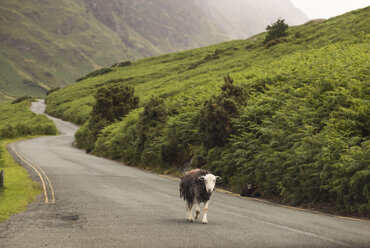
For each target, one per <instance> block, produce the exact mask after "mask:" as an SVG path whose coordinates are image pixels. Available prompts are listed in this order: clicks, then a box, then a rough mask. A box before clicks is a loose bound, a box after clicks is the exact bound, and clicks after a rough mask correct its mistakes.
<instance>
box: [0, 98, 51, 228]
mask: <svg viewBox="0 0 370 248" xmlns="http://www.w3.org/2000/svg"><path fill="white" fill-rule="evenodd" d="M29 106H30V101H29V100H26V101H23V102H20V103H17V104H9V103H2V104H0V170H4V172H5V187H4V189H3V190H0V222H2V221H4V220H6V219H7V218H9V216H10V215H12V214H15V213H18V212H20V211H23V210H25V209H26V207H27V204H28V203H30V202H32V201H33V200H34V199H35V197H36V195H38V194H39V193H40V192H41V190H40V186H39V185H38V183H36V182H34V181H32V180H31V179H30V178H29V176H28V173H27V171H26V170H25V169H24V168H23V167H21V166H19V165H18V164H17V163H16V162H15V161H14V159H13V157H12V156H11V155H10V153H9V152H8V151H7V150H6V145H7V144H9V143H12V142H16V141H19V140H22V139H26V138H31V137H29V136H27V135H45V134H46V135H50V134H56V127H55V125H54V123H53V122H52V121H51V120H49V119H48V118H46V116H44V115H39V116H37V115H36V114H34V113H33V112H31V111H30V110H29ZM9 138H11V139H9Z"/></svg>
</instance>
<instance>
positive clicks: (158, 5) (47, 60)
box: [0, 0, 307, 99]
mask: <svg viewBox="0 0 370 248" xmlns="http://www.w3.org/2000/svg"><path fill="white" fill-rule="evenodd" d="M234 1H235V5H231V4H229V2H230V1H229V0H218V1H217V3H216V2H214V3H213V2H212V3H211V2H210V1H209V0H201V1H199V0H188V1H181V0H156V1H154V0H151V1H143V0H110V1H108V0H99V1H98V0H61V1H51V0H32V1H21V0H12V1H10V0H5V1H2V2H1V4H0V98H1V99H4V96H3V95H5V96H20V95H24V94H30V95H34V96H42V95H44V94H45V91H46V90H47V89H50V88H54V87H57V86H65V85H67V84H70V83H72V82H74V79H75V78H77V77H80V76H82V75H84V74H86V73H87V72H88V71H91V70H94V69H98V68H100V67H102V66H109V65H111V64H113V63H115V62H117V61H124V60H134V59H138V58H142V57H148V56H153V55H158V54H163V53H168V52H174V51H179V50H184V49H189V48H195V47H200V46H205V45H209V44H213V43H217V42H221V41H226V40H230V39H233V38H245V37H248V36H249V35H252V34H255V33H256V32H260V31H262V30H263V29H264V27H266V25H267V24H269V23H271V22H272V21H273V20H276V19H277V18H278V17H284V18H286V19H287V20H291V23H292V24H298V23H302V22H304V21H306V20H307V18H306V17H305V16H304V15H303V13H301V12H299V11H298V10H296V9H293V8H292V4H291V3H290V1H284V2H283V4H281V8H275V7H276V6H274V8H270V7H269V5H271V3H270V0H262V1H254V0H248V1H242V2H248V4H247V5H246V4H244V5H241V4H240V3H241V2H240V0H234ZM225 3H228V4H227V5H226V6H229V9H228V11H227V13H226V12H224V11H222V9H223V8H224V5H225ZM263 3H266V4H263ZM285 9H286V10H289V12H287V11H285ZM233 12H235V13H233ZM259 12H261V13H263V14H259ZM245 14H247V15H245ZM297 16H298V17H297ZM221 19H222V21H220V20H221ZM239 20H240V21H239ZM234 30H235V31H234Z"/></svg>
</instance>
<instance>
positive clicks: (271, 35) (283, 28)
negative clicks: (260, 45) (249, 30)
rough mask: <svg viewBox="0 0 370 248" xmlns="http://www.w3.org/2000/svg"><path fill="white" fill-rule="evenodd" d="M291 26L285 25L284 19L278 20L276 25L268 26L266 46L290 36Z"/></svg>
mask: <svg viewBox="0 0 370 248" xmlns="http://www.w3.org/2000/svg"><path fill="white" fill-rule="evenodd" d="M288 29H289V25H288V24H286V23H285V20H284V19H278V20H277V21H276V22H275V23H273V24H271V26H270V25H268V26H267V28H266V31H267V36H266V38H265V40H264V43H265V44H266V43H267V42H269V41H272V40H276V39H278V38H281V37H284V36H287V35H288Z"/></svg>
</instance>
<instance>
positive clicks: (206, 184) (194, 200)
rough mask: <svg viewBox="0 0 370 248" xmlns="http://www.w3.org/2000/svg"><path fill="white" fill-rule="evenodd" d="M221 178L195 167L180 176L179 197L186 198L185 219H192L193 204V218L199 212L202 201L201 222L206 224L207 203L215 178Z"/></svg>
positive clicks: (214, 184)
mask: <svg viewBox="0 0 370 248" xmlns="http://www.w3.org/2000/svg"><path fill="white" fill-rule="evenodd" d="M217 179H221V178H220V177H218V176H215V175H213V174H211V173H210V172H209V171H207V170H201V169H195V170H192V171H189V172H187V173H186V174H185V176H183V177H182V178H181V181H180V197H182V198H184V200H186V210H187V212H186V219H187V220H189V221H190V222H193V221H194V217H193V213H192V209H193V205H194V204H195V213H196V215H195V219H198V216H199V214H200V203H201V202H204V209H203V219H202V223H203V224H207V222H208V220H207V212H208V204H209V201H210V199H211V196H212V193H213V191H214V189H215V186H216V180H217Z"/></svg>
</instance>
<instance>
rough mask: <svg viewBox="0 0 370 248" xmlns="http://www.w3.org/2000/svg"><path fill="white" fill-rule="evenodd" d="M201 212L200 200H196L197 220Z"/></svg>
mask: <svg viewBox="0 0 370 248" xmlns="http://www.w3.org/2000/svg"><path fill="white" fill-rule="evenodd" d="M199 214H200V202H199V201H195V219H196V220H197V219H198V217H199Z"/></svg>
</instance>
